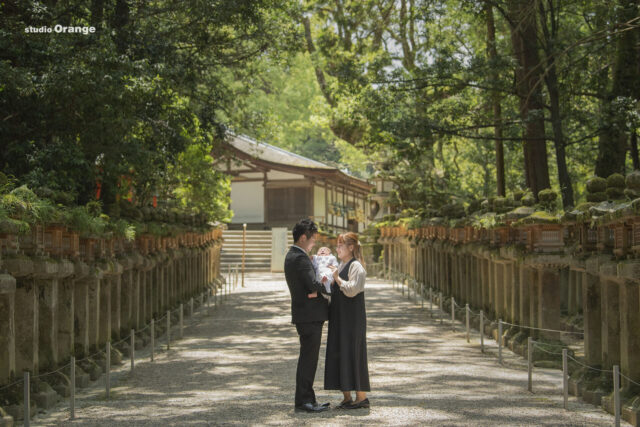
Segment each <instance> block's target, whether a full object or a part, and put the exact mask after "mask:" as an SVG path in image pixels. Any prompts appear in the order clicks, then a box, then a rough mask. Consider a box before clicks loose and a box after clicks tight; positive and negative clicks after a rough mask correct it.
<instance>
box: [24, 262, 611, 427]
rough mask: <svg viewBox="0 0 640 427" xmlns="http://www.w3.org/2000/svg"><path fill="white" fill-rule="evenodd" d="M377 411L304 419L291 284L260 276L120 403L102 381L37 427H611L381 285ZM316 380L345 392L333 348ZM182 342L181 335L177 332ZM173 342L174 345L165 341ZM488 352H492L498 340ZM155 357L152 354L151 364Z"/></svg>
mask: <svg viewBox="0 0 640 427" xmlns="http://www.w3.org/2000/svg"><path fill="white" fill-rule="evenodd" d="M366 299H367V313H368V350H369V372H370V375H371V386H372V390H373V391H372V392H371V393H370V400H371V404H372V407H371V409H370V410H364V409H363V410H355V411H340V410H330V411H328V412H325V413H322V414H320V415H310V414H305V413H295V412H294V410H293V392H294V388H295V369H296V361H297V352H298V340H297V335H296V332H295V328H294V327H293V326H292V325H291V324H290V323H289V322H290V313H289V293H288V290H287V287H286V284H285V282H284V276H283V275H273V276H269V275H265V276H262V277H261V276H258V275H255V274H254V275H251V276H249V278H248V280H247V287H246V288H244V289H240V290H237V291H236V292H235V293H234V294H232V295H231V296H230V297H229V299H228V301H227V302H226V303H225V304H224V305H223V306H222V307H219V308H218V309H216V310H212V312H211V315H205V314H204V313H202V314H201V315H200V316H196V318H195V322H194V323H193V324H192V325H191V326H190V327H188V328H187V329H185V338H184V339H182V340H180V341H178V342H176V343H175V344H174V345H173V347H172V348H171V350H170V351H169V352H168V353H167V352H166V351H165V352H161V353H160V354H159V355H157V357H156V361H155V362H153V363H151V362H149V361H148V358H146V359H142V360H140V361H139V362H137V365H136V368H135V370H134V372H133V373H131V372H129V370H128V365H123V366H121V367H119V368H118V369H117V372H114V374H113V375H112V377H114V379H115V381H116V384H114V385H113V386H112V393H113V396H112V398H111V399H110V400H106V399H105V398H104V391H103V389H102V388H101V387H100V384H96V385H95V386H94V387H92V388H91V389H89V390H86V389H85V390H79V397H78V398H77V401H76V408H77V409H76V420H75V421H69V420H68V409H67V406H68V401H67V402H66V403H63V404H61V405H60V406H59V407H58V408H57V409H56V410H53V411H49V413H48V414H41V415H39V416H38V417H37V418H36V419H34V420H33V424H37V425H96V426H104V425H116V424H125V423H126V424H128V425H167V424H170V425H218V424H233V425H246V424H253V425H264V424H267V425H327V424H332V425H338V424H349V425H353V424H356V425H357V424H362V425H474V426H475V425H492V426H495V425H541V424H547V425H611V424H612V423H613V417H612V416H610V415H608V414H606V413H605V412H604V411H602V410H601V409H599V408H597V407H594V406H591V405H587V404H584V403H581V402H579V401H577V400H575V399H574V398H570V408H571V410H570V411H565V410H564V409H562V396H561V389H562V388H561V387H562V386H561V384H562V382H561V375H560V372H558V371H550V370H542V369H536V372H535V374H534V389H535V394H531V393H528V392H527V390H526V388H527V373H526V370H524V369H523V368H522V367H521V366H524V364H523V363H522V360H521V358H519V357H518V356H515V355H513V354H512V353H510V352H509V351H505V365H506V366H507V367H506V368H501V367H499V365H498V363H497V359H496V357H495V355H494V353H495V347H493V348H489V351H488V354H482V353H481V352H480V350H479V343H478V337H477V333H475V335H474V336H473V337H472V342H471V344H467V342H466V340H465V337H464V334H463V333H462V325H461V324H459V325H458V330H459V332H452V331H451V327H450V326H449V325H447V324H446V323H445V325H444V326H442V325H440V324H439V322H438V321H435V320H433V319H431V318H430V315H429V312H428V309H426V308H425V309H421V308H420V306H419V305H417V304H416V303H415V302H410V301H407V300H406V299H404V298H402V296H401V294H400V293H399V292H398V291H396V290H393V289H392V287H391V285H390V284H389V283H386V282H382V281H379V280H370V281H369V282H368V283H367V289H366ZM326 330H327V328H326V325H325V328H324V334H325V336H324V338H323V345H322V348H321V350H320V352H321V354H320V365H319V367H318V373H317V376H316V383H315V384H316V394H317V395H318V400H319V401H320V402H326V401H330V402H331V404H332V406H335V405H336V404H337V403H338V402H339V401H340V400H341V394H337V393H335V392H328V391H324V390H322V383H323V373H324V360H323V359H324V350H325V347H324V345H325V342H326ZM173 336H177V333H176V332H174V333H173ZM160 343H164V341H162V340H161V341H160ZM485 343H487V344H488V345H491V343H490V341H489V340H485ZM145 354H148V353H144V352H143V353H142V354H141V357H144V356H145Z"/></svg>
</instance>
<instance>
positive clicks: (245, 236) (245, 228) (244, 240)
mask: <svg viewBox="0 0 640 427" xmlns="http://www.w3.org/2000/svg"><path fill="white" fill-rule="evenodd" d="M246 242H247V224H242V287H243V288H244V253H245V246H246Z"/></svg>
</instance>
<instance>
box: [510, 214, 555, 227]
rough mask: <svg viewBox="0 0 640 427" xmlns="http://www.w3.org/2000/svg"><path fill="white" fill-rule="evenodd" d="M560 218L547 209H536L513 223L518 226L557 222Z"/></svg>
mask: <svg viewBox="0 0 640 427" xmlns="http://www.w3.org/2000/svg"><path fill="white" fill-rule="evenodd" d="M561 219H562V218H561V217H560V215H556V214H552V213H550V212H547V211H537V212H534V213H533V214H531V215H529V216H527V217H524V218H522V219H520V220H518V221H516V222H515V223H514V224H513V225H514V226H516V227H518V226H522V225H531V224H559V223H560V221H561Z"/></svg>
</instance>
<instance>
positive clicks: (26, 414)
mask: <svg viewBox="0 0 640 427" xmlns="http://www.w3.org/2000/svg"><path fill="white" fill-rule="evenodd" d="M29 395H30V392H29V371H24V402H23V403H24V425H25V426H26V427H29V424H30V422H31V401H30V400H29Z"/></svg>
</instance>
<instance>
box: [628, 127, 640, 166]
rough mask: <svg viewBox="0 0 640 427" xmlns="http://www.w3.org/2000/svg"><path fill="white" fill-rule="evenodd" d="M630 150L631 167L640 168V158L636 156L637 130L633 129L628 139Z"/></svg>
mask: <svg viewBox="0 0 640 427" xmlns="http://www.w3.org/2000/svg"><path fill="white" fill-rule="evenodd" d="M629 145H630V147H629V148H630V150H631V161H632V162H633V169H634V170H640V158H638V131H637V130H635V129H634V130H633V132H631V138H630V141H629Z"/></svg>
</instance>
